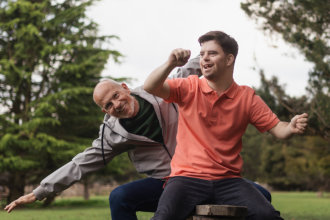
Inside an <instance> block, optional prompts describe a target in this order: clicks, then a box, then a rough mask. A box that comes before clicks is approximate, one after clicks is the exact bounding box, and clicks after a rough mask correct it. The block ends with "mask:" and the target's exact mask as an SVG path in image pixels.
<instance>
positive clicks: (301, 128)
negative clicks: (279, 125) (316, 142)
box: [289, 113, 308, 134]
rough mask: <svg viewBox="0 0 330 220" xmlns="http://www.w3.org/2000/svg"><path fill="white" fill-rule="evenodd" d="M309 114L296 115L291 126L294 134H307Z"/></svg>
mask: <svg viewBox="0 0 330 220" xmlns="http://www.w3.org/2000/svg"><path fill="white" fill-rule="evenodd" d="M307 120H308V114H307V113H304V114H301V115H296V116H294V117H293V118H292V119H291V122H290V124H289V126H290V128H291V132H292V133H293V134H302V133H304V132H305V130H306V127H307Z"/></svg>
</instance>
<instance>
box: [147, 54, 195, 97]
mask: <svg viewBox="0 0 330 220" xmlns="http://www.w3.org/2000/svg"><path fill="white" fill-rule="evenodd" d="M189 57H190V50H185V49H175V50H173V51H172V52H171V54H170V56H169V58H168V60H167V61H166V62H165V63H164V64H163V65H161V66H159V67H158V68H157V69H155V70H154V71H153V72H152V73H151V74H150V75H149V76H148V78H147V79H146V81H145V82H144V86H143V89H144V90H146V91H147V92H149V93H150V94H153V95H155V96H158V97H161V98H163V99H166V98H168V97H169V95H170V87H169V85H168V84H167V83H166V82H165V80H166V79H167V77H168V75H169V74H170V73H171V71H172V70H173V69H174V68H175V67H178V66H183V65H185V64H186V63H187V61H188V59H189Z"/></svg>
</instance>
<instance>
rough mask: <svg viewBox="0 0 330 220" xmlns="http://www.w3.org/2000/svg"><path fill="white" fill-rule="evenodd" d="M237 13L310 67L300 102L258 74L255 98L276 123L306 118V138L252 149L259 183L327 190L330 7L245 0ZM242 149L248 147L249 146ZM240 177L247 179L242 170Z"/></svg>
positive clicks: (307, 1)
mask: <svg viewBox="0 0 330 220" xmlns="http://www.w3.org/2000/svg"><path fill="white" fill-rule="evenodd" d="M241 8H242V9H243V10H244V11H245V12H246V14H247V15H248V16H250V17H251V18H252V19H254V20H255V21H257V23H258V25H260V27H261V29H262V30H263V31H264V33H265V34H268V35H273V34H277V35H278V36H281V37H282V38H283V39H284V40H285V41H286V42H287V43H289V44H290V45H292V46H294V47H296V48H297V49H298V50H299V51H300V52H301V53H302V54H303V55H304V56H305V58H306V60H307V61H309V62H311V63H313V64H314V66H313V69H311V70H310V72H309V85H308V88H307V91H308V93H307V96H301V97H290V96H289V95H287V94H286V93H285V91H284V89H283V86H281V85H279V84H278V80H277V78H276V77H273V78H272V79H270V80H269V79H266V78H265V77H264V74H263V71H262V70H261V71H260V75H261V87H260V88H257V89H256V92H257V93H258V94H259V95H260V96H261V97H262V98H263V99H264V100H265V102H266V103H267V104H268V105H269V106H270V107H271V109H272V110H273V111H274V112H275V113H276V114H277V115H278V117H279V118H280V119H281V120H284V121H289V120H290V119H291V118H292V117H293V116H294V115H296V114H301V113H302V112H307V113H309V121H308V124H309V126H308V131H307V135H308V136H296V137H293V138H291V139H290V140H285V141H275V140H272V138H271V137H268V136H264V137H263V141H260V142H258V143H255V144H256V145H262V146H260V147H261V148H262V149H263V151H262V153H260V152H259V154H258V159H257V161H261V162H258V165H260V167H256V168H258V172H259V174H260V176H259V179H262V181H264V182H267V183H269V184H271V185H272V186H274V187H277V188H280V189H305V190H306V189H307V190H308V189H313V190H329V189H330V175H329V162H328V161H329V155H330V152H329V151H330V144H329V140H330V60H329V59H330V45H329V39H330V31H329V30H330V13H329V11H330V4H328V3H327V1H323V0H293V1H291V0H272V1H265V0H246V1H244V2H243V3H241ZM320 137H322V138H320ZM246 139H248V137H247V138H246ZM249 142H252V143H249ZM247 143H248V145H252V144H253V140H252V139H251V140H249V139H248V140H247ZM260 143H262V144H260ZM245 151H247V152H245V154H246V157H251V156H250V154H251V152H248V151H249V148H248V149H245ZM243 153H244V152H243ZM249 160H251V158H250V159H249ZM249 160H248V162H249ZM251 161H252V160H251ZM249 163H250V162H249ZM249 166H252V165H249ZM246 172H247V175H250V174H249V172H250V171H249V170H248V169H246Z"/></svg>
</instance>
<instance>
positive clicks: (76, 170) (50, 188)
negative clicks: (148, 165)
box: [33, 126, 120, 200]
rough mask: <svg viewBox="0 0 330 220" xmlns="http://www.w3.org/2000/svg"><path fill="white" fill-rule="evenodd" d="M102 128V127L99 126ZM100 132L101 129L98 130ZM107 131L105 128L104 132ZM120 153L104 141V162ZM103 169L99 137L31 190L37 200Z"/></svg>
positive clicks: (58, 191)
mask: <svg viewBox="0 0 330 220" xmlns="http://www.w3.org/2000/svg"><path fill="white" fill-rule="evenodd" d="M101 128H102V126H101ZM100 130H101V129H100ZM106 131H107V127H106V129H105V132H106ZM119 153H120V152H117V153H116V152H114V151H113V149H112V147H111V146H110V145H109V142H108V141H104V155H105V159H106V162H109V161H111V160H112V158H113V157H114V156H116V155H118V154H119ZM103 167H104V163H103V156H102V149H101V135H100V137H99V138H98V139H95V140H94V141H93V144H92V146H91V147H89V148H87V149H86V150H85V151H83V152H81V153H79V154H78V155H76V156H75V157H74V158H73V159H72V160H71V161H70V162H69V163H67V164H65V165H63V166H62V167H60V168H59V169H57V170H55V171H54V172H53V173H51V174H50V175H48V176H47V177H46V178H45V179H43V180H42V181H41V183H40V185H39V186H38V187H37V188H36V189H35V190H33V193H34V195H35V196H36V198H37V199H38V200H42V199H44V198H45V197H47V196H49V195H53V194H57V193H60V192H62V191H63V190H65V189H67V188H68V187H70V186H71V185H72V184H74V183H75V182H77V181H79V180H81V179H82V177H84V176H85V175H86V174H88V173H90V172H93V171H96V170H99V169H101V168H103Z"/></svg>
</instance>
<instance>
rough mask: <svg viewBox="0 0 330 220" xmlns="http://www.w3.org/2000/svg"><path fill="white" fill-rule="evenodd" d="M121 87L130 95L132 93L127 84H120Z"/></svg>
mask: <svg viewBox="0 0 330 220" xmlns="http://www.w3.org/2000/svg"><path fill="white" fill-rule="evenodd" d="M120 85H121V87H123V88H124V89H125V90H127V91H128V92H129V93H130V92H131V91H130V89H129V88H128V86H127V85H126V84H125V83H121V84H120Z"/></svg>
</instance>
